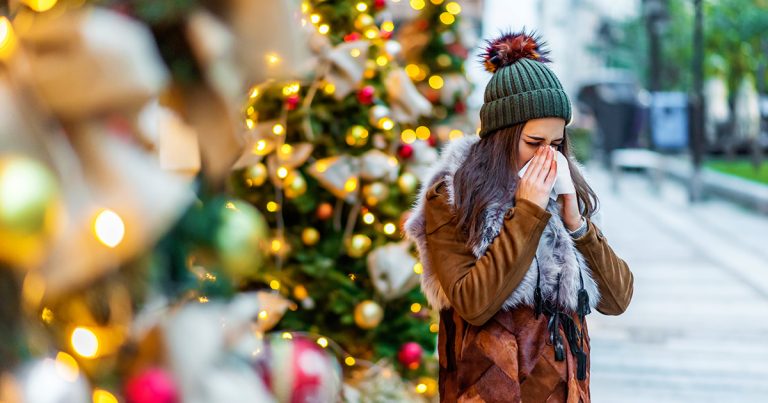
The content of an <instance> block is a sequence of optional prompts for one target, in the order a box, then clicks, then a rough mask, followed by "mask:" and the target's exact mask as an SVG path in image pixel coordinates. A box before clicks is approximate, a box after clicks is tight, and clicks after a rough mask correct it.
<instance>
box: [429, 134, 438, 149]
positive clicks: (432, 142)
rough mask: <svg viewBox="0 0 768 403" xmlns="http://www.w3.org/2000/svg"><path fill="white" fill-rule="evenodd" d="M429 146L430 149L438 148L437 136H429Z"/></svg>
mask: <svg viewBox="0 0 768 403" xmlns="http://www.w3.org/2000/svg"><path fill="white" fill-rule="evenodd" d="M427 144H429V146H430V147H434V146H436V145H437V136H435V135H434V134H433V135H431V136H429V138H428V139H427Z"/></svg>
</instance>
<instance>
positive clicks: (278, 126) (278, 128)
mask: <svg viewBox="0 0 768 403" xmlns="http://www.w3.org/2000/svg"><path fill="white" fill-rule="evenodd" d="M272 133H275V134H276V135H278V136H279V135H281V134H283V133H285V126H283V125H281V124H280V123H277V124H275V125H274V126H272Z"/></svg>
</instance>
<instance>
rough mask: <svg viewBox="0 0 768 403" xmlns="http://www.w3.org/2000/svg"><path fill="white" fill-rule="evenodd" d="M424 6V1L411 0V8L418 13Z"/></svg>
mask: <svg viewBox="0 0 768 403" xmlns="http://www.w3.org/2000/svg"><path fill="white" fill-rule="evenodd" d="M425 5H426V4H425V3H424V0H411V8H413V9H414V10H416V11H418V10H421V9H422V8H424V6H425Z"/></svg>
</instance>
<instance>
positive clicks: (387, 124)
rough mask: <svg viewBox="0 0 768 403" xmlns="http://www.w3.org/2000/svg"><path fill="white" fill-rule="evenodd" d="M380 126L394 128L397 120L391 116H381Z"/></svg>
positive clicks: (387, 128)
mask: <svg viewBox="0 0 768 403" xmlns="http://www.w3.org/2000/svg"><path fill="white" fill-rule="evenodd" d="M379 127H381V128H382V129H384V130H392V128H393V127H395V122H394V121H393V120H392V119H390V118H381V119H380V120H379Z"/></svg>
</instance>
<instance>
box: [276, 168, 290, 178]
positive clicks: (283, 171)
mask: <svg viewBox="0 0 768 403" xmlns="http://www.w3.org/2000/svg"><path fill="white" fill-rule="evenodd" d="M287 176H288V168H286V167H280V168H277V177H278V178H280V179H285V178H286V177H287Z"/></svg>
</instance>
